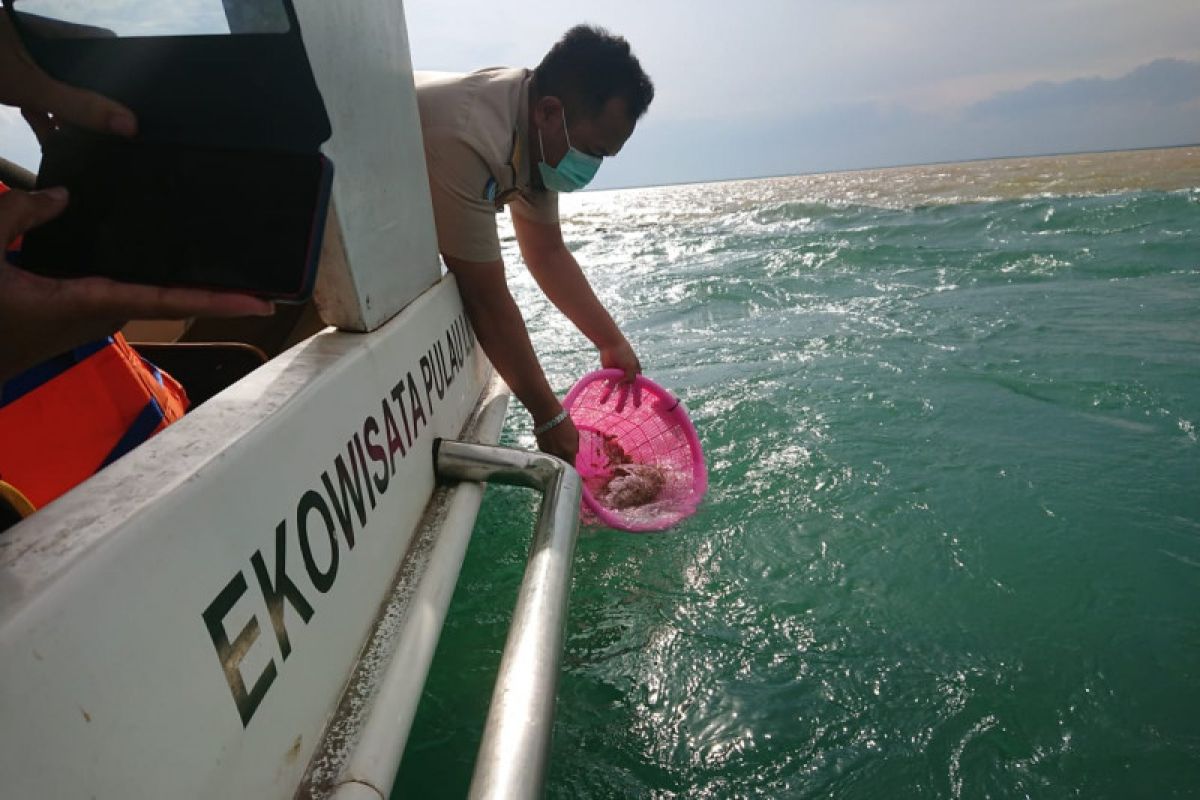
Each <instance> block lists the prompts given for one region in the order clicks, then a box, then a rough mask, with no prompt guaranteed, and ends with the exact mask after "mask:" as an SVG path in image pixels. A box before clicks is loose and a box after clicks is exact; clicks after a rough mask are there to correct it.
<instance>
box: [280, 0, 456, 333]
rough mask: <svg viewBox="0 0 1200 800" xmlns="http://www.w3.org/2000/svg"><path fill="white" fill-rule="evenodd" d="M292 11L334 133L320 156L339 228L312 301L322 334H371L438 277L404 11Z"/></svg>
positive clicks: (379, 3) (305, 7)
mask: <svg viewBox="0 0 1200 800" xmlns="http://www.w3.org/2000/svg"><path fill="white" fill-rule="evenodd" d="M295 6H296V14H297V16H298V17H299V19H300V29H301V32H302V33H303V36H304V44H305V48H306V49H307V51H308V58H309V61H310V62H311V64H312V68H313V73H314V74H315V76H316V79H317V86H318V87H319V88H320V90H321V95H322V97H323V98H324V100H325V108H326V110H327V111H328V112H329V118H330V121H331V122H332V124H333V136H332V138H330V140H329V141H328V142H327V143H326V144H325V146H324V147H323V148H322V149H323V151H324V152H325V154H326V155H327V156H329V158H330V160H332V161H333V165H334V179H333V206H334V209H335V213H333V214H331V215H330V219H331V220H336V221H337V222H338V223H339V224H340V225H341V231H340V236H335V237H333V238H334V241H333V242H332V247H330V246H327V247H326V248H324V250H323V252H322V259H321V269H320V272H319V273H318V281H317V302H318V304H319V306H320V310H321V317H322V318H323V319H324V320H325V321H326V322H327V323H329V324H330V325H335V326H337V327H339V328H342V329H344V330H356V331H366V330H373V329H375V328H377V327H378V326H379V325H381V324H383V322H385V321H386V320H388V319H389V318H390V317H392V316H393V315H394V314H396V313H397V312H398V311H399V310H400V309H401V308H403V307H404V306H406V305H407V304H408V303H409V302H411V301H412V299H413V298H415V297H416V296H417V295H419V294H420V293H421V292H423V291H424V290H425V289H427V288H429V287H430V286H432V285H433V284H434V283H435V282H436V281H437V280H438V278H439V277H440V275H441V265H440V262H439V260H438V251H437V236H436V234H435V229H434V225H433V206H432V204H431V201H430V199H429V182H428V180H427V178H426V173H425V150H424V147H423V146H422V144H421V124H420V116H419V114H418V112H417V97H416V92H415V91H414V89H413V79H412V63H411V57H410V55H409V48H408V33H407V30H406V28H405V24H404V7H403V3H402V2H400V0H354V2H328V0H295ZM327 238H329V235H328V234H327ZM339 249H341V250H343V251H344V253H342V252H339ZM351 267H352V268H353V269H352V271H351V269H350V268H351Z"/></svg>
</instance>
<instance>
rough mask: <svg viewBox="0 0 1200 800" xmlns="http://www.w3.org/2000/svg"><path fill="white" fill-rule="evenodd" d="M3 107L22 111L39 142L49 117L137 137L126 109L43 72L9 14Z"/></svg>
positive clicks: (0, 18) (0, 24)
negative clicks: (18, 34) (27, 50)
mask: <svg viewBox="0 0 1200 800" xmlns="http://www.w3.org/2000/svg"><path fill="white" fill-rule="evenodd" d="M0 103H3V104H4V105H8V106H17V107H18V108H20V109H21V110H22V111H23V112H24V113H25V118H26V119H27V120H28V121H29V124H30V125H31V126H32V127H33V129H34V132H35V133H37V134H38V135H39V138H40V137H41V136H42V135H44V133H45V131H46V128H47V125H50V124H52V123H50V121H49V120H48V119H47V115H52V116H53V117H54V120H55V121H58V122H69V123H71V124H72V125H78V126H80V127H83V128H89V129H91V130H94V131H99V132H101V133H115V134H117V135H120V136H132V135H134V134H135V133H137V118H136V117H135V116H134V115H133V112H132V111H130V110H129V109H128V108H126V107H125V106H123V105H121V104H120V103H117V102H114V101H113V100H109V99H108V98H107V97H104V96H103V95H99V94H96V93H95V92H89V91H87V90H85V89H77V88H75V87H74V86H69V85H67V84H65V83H62V82H60V81H56V80H54V79H53V78H51V77H50V76H49V75H47V74H46V73H45V72H43V71H42V70H41V68H40V67H38V65H37V64H35V63H34V62H33V59H32V58H30V57H29V53H27V52H26V51H25V48H24V47H23V46H22V45H21V40H20V38H19V37H18V36H17V32H16V31H15V30H13V27H12V22H11V20H9V18H8V14H0Z"/></svg>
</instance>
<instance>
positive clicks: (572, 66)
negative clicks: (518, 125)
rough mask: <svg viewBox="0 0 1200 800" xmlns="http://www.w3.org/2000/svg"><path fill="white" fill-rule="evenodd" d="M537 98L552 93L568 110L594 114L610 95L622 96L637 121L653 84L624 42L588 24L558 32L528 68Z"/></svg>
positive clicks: (645, 105)
mask: <svg viewBox="0 0 1200 800" xmlns="http://www.w3.org/2000/svg"><path fill="white" fill-rule="evenodd" d="M533 81H534V90H535V91H536V92H537V94H538V96H539V97H547V96H551V95H552V96H554V97H558V98H560V99H562V101H563V102H564V103H565V104H566V105H567V107H568V108H569V109H571V110H579V109H582V111H583V112H584V113H586V114H587V115H588V116H589V117H591V118H595V117H597V116H599V115H600V113H601V112H603V111H604V106H605V104H607V103H608V101H609V100H611V99H612V98H614V97H623V98H624V99H625V106H626V109H627V110H628V113H629V119H630V120H632V121H634V122H636V121H637V120H638V119H639V118H640V117H641V116H642V114H644V113H646V109H647V108H648V107H649V105H650V101H651V100H653V99H654V84H653V83H651V82H650V78H649V77H648V76H647V75H646V73H645V72H643V71H642V65H641V64H640V63H638V60H637V58H636V57H635V56H634V55H633V53H632V51H630V49H629V42H627V41H625V39H624V38H623V37H621V36H613V35H612V34H611V33H609V32H608V31H606V30H604V29H603V28H597V27H595V26H593V25H576V26H575V27H574V28H571V30H569V31H567V32H566V33H565V34H563V37H562V38H561V39H559V40H558V42H557V43H556V44H555V45H554V47H552V48H550V52H549V53H547V54H546V57H545V58H543V59H542V63H541V64H538V65H537V68H536V69H534V71H533Z"/></svg>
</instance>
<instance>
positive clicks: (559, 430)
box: [537, 417, 579, 467]
mask: <svg viewBox="0 0 1200 800" xmlns="http://www.w3.org/2000/svg"><path fill="white" fill-rule="evenodd" d="M537 443H538V449H539V450H541V451H542V452H543V453H549V454H550V455H552V456H558V457H559V458H561V459H562V460H563V461H565V462H567V463H568V464H570V465H571V466H572V467H573V466H575V455H576V453H578V452H579V431H578V430H577V429H576V428H575V423H574V422H572V421H571V418H570V417H567V418H566V419H564V420H563V421H562V422H560V423H559V424H557V425H555V426H554V427H553V428H551V429H550V430H548V431H546V432H545V433H543V434H542V435H541V436H539V437H537Z"/></svg>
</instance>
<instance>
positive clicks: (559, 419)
mask: <svg viewBox="0 0 1200 800" xmlns="http://www.w3.org/2000/svg"><path fill="white" fill-rule="evenodd" d="M569 416H570V414H568V413H567V410H566V409H565V408H564V409H563V410H562V411H560V412H558V413H557V414H555V415H554V416H553V417H551V418H550V419H548V420H546V421H545V422H543V423H542V424H541V425H536V426H534V428H533V435H534V436H541V435H542V434H543V433H546V432H547V431H550V430H553V429H554V428H557V427H558V426H559V425H561V424H563V422H565V421H566V419H567V417H569Z"/></svg>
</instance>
